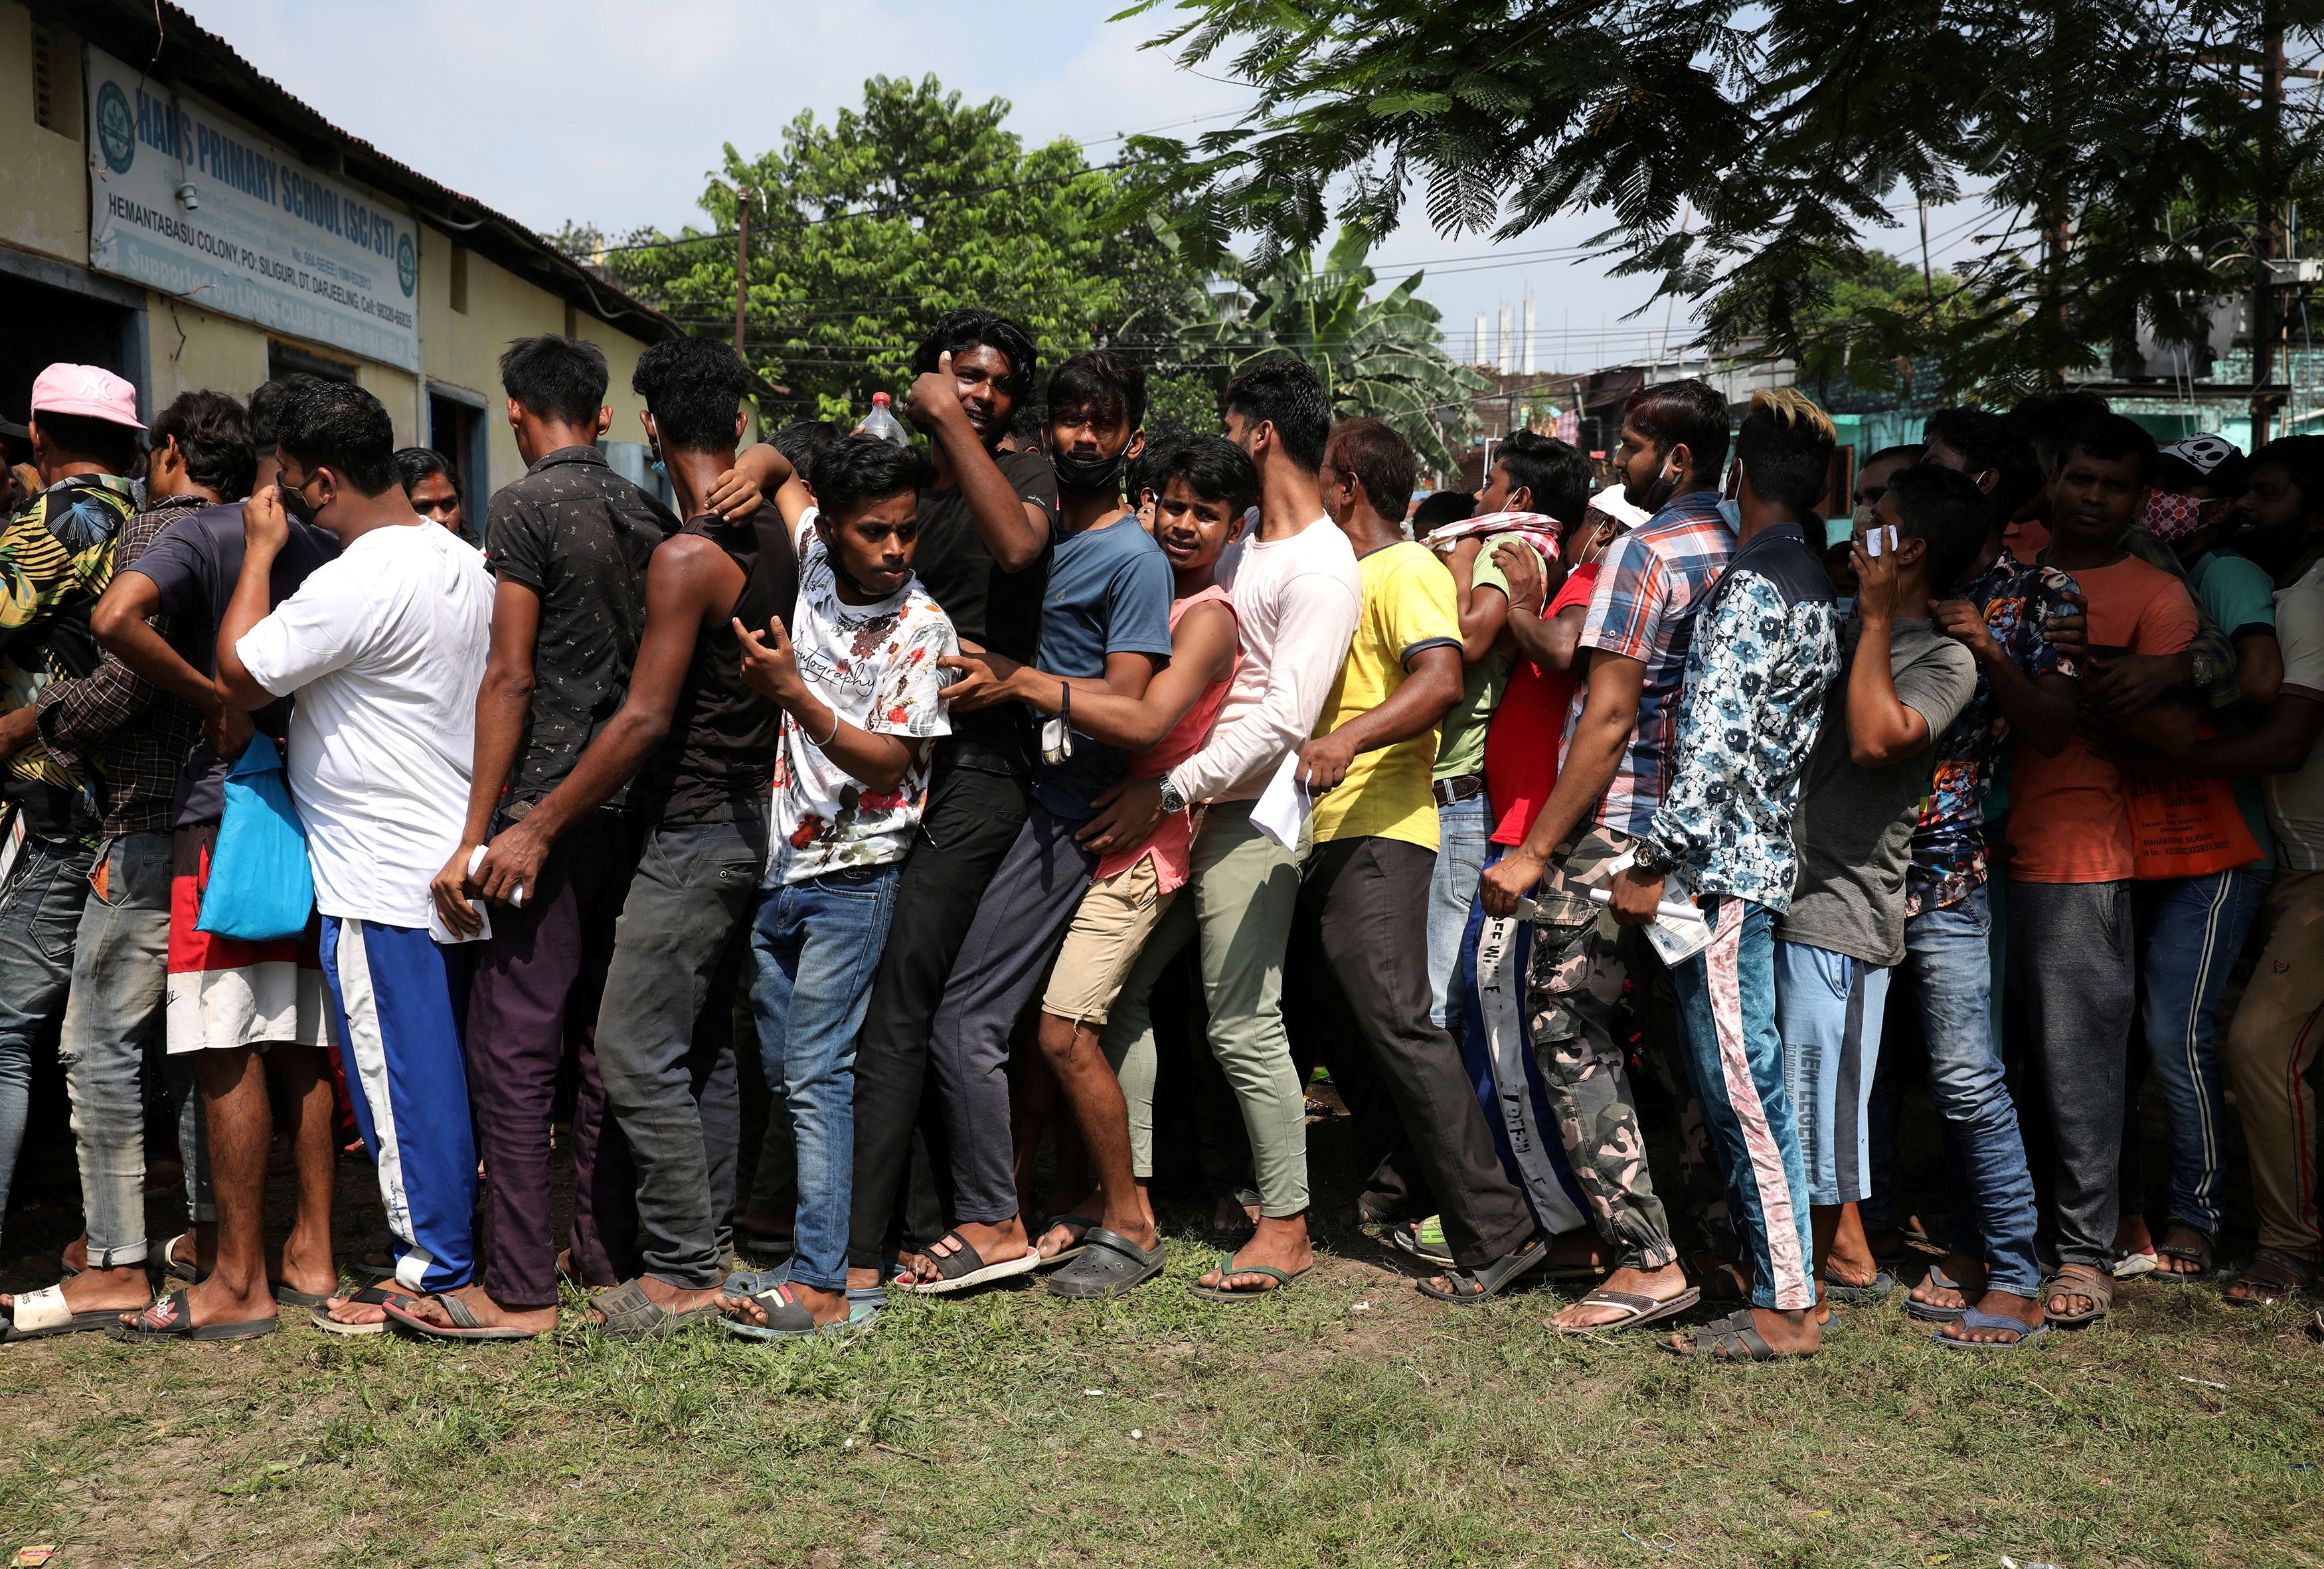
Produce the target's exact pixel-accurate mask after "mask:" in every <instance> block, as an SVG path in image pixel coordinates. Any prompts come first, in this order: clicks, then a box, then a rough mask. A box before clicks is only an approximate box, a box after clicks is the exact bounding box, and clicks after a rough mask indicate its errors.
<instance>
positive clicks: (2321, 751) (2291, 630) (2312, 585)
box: [2266, 567, 2324, 872]
mask: <svg viewBox="0 0 2324 1569" xmlns="http://www.w3.org/2000/svg"><path fill="white" fill-rule="evenodd" d="M2275 641H2276V642H2277V644H2278V645H2279V646H2280V647H2282V650H2283V687H2282V689H2283V690H2284V691H2286V692H2290V691H2292V690H2293V689H2294V688H2298V695H2299V696H2301V697H2319V698H2324V567H2317V568H2313V569H2312V570H2310V572H2309V573H2308V575H2307V576H2306V577H2302V578H2301V580H2300V581H2299V582H2297V583H2295V584H2293V585H2292V586H2291V587H2289V588H2280V589H2278V590H2276V595H2275ZM2266 786H2267V816H2268V820H2269V821H2270V822H2272V823H2273V824H2274V825H2275V832H2276V846H2275V854H2276V859H2277V860H2279V861H2281V862H2282V863H2283V864H2284V865H2286V866H2289V867H2292V868H2293V869H2294V870H2296V871H2301V872H2324V746H2318V747H2315V748H2314V749H2312V750H2311V751H2310V752H2309V753H2308V763H2307V766H2306V767H2304V768H2302V769H2301V770H2299V771H2297V772H2294V773H2279V774H2276V775H2273V777H2271V778H2270V779H2268V780H2266Z"/></svg>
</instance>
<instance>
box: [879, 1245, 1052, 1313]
mask: <svg viewBox="0 0 2324 1569" xmlns="http://www.w3.org/2000/svg"><path fill="white" fill-rule="evenodd" d="M945 1237H949V1238H951V1239H952V1240H953V1241H955V1242H957V1243H959V1244H960V1246H959V1247H957V1248H955V1249H954V1251H951V1252H949V1253H941V1254H939V1253H928V1254H926V1255H924V1256H925V1257H926V1258H927V1259H928V1260H931V1261H932V1262H934V1263H935V1265H936V1271H937V1273H938V1274H939V1275H940V1276H941V1277H942V1278H940V1279H936V1280H913V1279H910V1278H907V1277H905V1276H902V1275H899V1276H897V1277H896V1278H895V1279H893V1280H892V1281H890V1282H889V1286H890V1289H892V1290H896V1291H908V1292H910V1293H911V1294H912V1295H913V1296H915V1297H943V1296H947V1295H949V1294H950V1293H952V1292H954V1291H965V1290H967V1289H968V1288H970V1287H972V1286H982V1285H984V1284H985V1283H986V1282H988V1281H992V1280H1006V1279H1008V1278H1010V1276H1012V1275H1029V1274H1031V1273H1032V1272H1033V1271H1034V1270H1036V1269H1039V1268H1040V1267H1041V1265H1042V1263H1043V1262H1044V1260H1043V1259H1042V1258H1041V1253H1040V1250H1039V1249H1037V1248H1035V1247H1034V1246H1032V1244H1030V1243H1029V1242H1028V1243H1027V1244H1026V1247H1025V1253H1024V1256H1023V1257H1022V1258H1018V1259H1003V1260H1001V1262H1000V1263H998V1264H988V1263H986V1262H985V1261H984V1256H983V1255H982V1253H979V1252H978V1251H976V1250H975V1249H974V1248H973V1247H971V1246H970V1245H969V1241H968V1239H967V1238H966V1237H964V1236H962V1235H961V1234H960V1233H959V1232H945V1235H944V1237H939V1238H937V1239H936V1240H937V1241H944V1240H945Z"/></svg>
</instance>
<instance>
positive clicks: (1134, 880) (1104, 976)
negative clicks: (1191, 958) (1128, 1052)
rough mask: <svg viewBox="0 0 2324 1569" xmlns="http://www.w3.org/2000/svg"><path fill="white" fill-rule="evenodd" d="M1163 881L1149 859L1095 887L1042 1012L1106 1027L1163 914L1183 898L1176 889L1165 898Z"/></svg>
mask: <svg viewBox="0 0 2324 1569" xmlns="http://www.w3.org/2000/svg"><path fill="white" fill-rule="evenodd" d="M1160 881H1161V879H1160V877H1159V876H1158V875H1157V873H1156V872H1155V870H1154V857H1153V856H1151V855H1147V856H1143V857H1141V858H1140V859H1139V863H1138V864H1137V865H1135V866H1133V867H1131V868H1130V870H1129V871H1127V872H1118V873H1116V874H1115V875H1114V876H1111V877H1102V878H1100V879H1099V880H1098V881H1095V882H1093V883H1091V884H1090V888H1089V891H1088V892H1087V893H1085V894H1084V895H1082V907H1081V909H1078V910H1076V911H1074V924H1073V927H1072V928H1071V929H1070V930H1068V931H1067V932H1066V933H1065V946H1064V947H1062V948H1060V949H1058V950H1057V962H1056V966H1055V967H1054V968H1052V969H1051V970H1050V971H1049V989H1048V990H1047V992H1044V993H1043V994H1042V997H1041V1011H1042V1012H1044V1013H1053V1014H1055V1015H1056V1016H1057V1017H1058V1018H1060V1019H1073V1020H1080V1021H1081V1022H1082V1023H1084V1024H1103V1023H1104V1022H1105V1016H1106V1011H1107V1010H1109V1009H1111V1007H1112V1006H1113V1000H1114V999H1115V998H1117V997H1119V996H1120V995H1121V987H1122V983H1123V982H1125V981H1127V980H1129V979H1130V968H1131V966H1133V965H1135V964H1137V963H1138V955H1139V954H1140V953H1142V952H1144V951H1145V948H1146V940H1147V939H1148V937H1152V936H1153V935H1154V928H1156V927H1157V926H1159V925H1161V924H1162V912H1163V911H1165V910H1167V909H1169V908H1170V901H1171V900H1174V899H1176V898H1177V897H1178V894H1177V891H1176V890H1175V889H1174V890H1172V891H1170V892H1168V893H1164V892H1162V891H1161V890H1160V887H1159V884H1160Z"/></svg>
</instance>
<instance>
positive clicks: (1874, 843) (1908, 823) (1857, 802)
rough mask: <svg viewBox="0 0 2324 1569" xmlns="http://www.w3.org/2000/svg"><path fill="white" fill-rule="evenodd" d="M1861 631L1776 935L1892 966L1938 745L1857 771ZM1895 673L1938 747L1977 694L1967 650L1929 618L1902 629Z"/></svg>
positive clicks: (1838, 689) (1852, 639) (1816, 770)
mask: <svg viewBox="0 0 2324 1569" xmlns="http://www.w3.org/2000/svg"><path fill="white" fill-rule="evenodd" d="M1862 630H1863V629H1862V627H1861V625H1860V623H1856V622H1850V623H1849V625H1848V631H1847V636H1846V639H1845V642H1846V651H1845V653H1844V655H1843V658H1842V661H1841V665H1840V679H1839V680H1838V681H1836V682H1834V683H1833V684H1832V688H1831V698H1830V702H1831V707H1830V708H1829V709H1827V710H1826V712H1825V715H1824V722H1823V728H1822V730H1821V732H1819V733H1818V734H1817V736H1816V744H1815V751H1814V752H1812V754H1810V756H1809V759H1808V767H1807V776H1806V779H1805V780H1804V781H1803V784H1802V786H1801V789H1800V809H1799V815H1798V816H1797V817H1794V819H1793V824H1792V843H1793V844H1794V847H1795V848H1796V849H1797V850H1798V853H1799V864H1800V870H1799V876H1798V879H1797V881H1794V884H1793V887H1792V908H1791V909H1790V910H1789V911H1788V912H1787V913H1786V914H1785V915H1784V918H1783V921H1782V922H1781V924H1779V925H1778V926H1777V927H1776V928H1775V935H1776V936H1777V937H1780V938H1782V939H1783V940H1784V942H1787V943H1806V944H1809V945H1810V946H1814V947H1819V948H1825V949H1829V950H1830V951H1831V952H1833V953H1836V954H1846V955H1849V957H1850V958H1854V959H1861V960H1862V961H1863V962H1864V963H1866V964H1880V965H1887V964H1901V963H1903V962H1904V870H1905V867H1906V865H1907V864H1908V863H1909V862H1910V860H1911V856H1912V847H1913V824H1914V821H1915V820H1916V819H1917V818H1918V817H1919V816H1920V806H1921V798H1922V797H1923V796H1925V795H1926V794H1928V790H1929V770H1930V766H1931V751H1932V748H1931V747H1923V748H1922V749H1921V750H1920V751H1919V752H1914V754H1913V755H1912V756H1910V757H1908V758H1905V759H1904V760H1903V761H1898V762H1892V763H1890V764H1888V765H1887V766H1886V767H1885V768H1859V767H1858V766H1857V764H1856V762H1855V761H1853V760H1852V759H1851V758H1849V754H1848V742H1849V738H1848V683H1849V678H1850V676H1852V675H1853V674H1854V672H1855V669H1856V644H1857V640H1858V636H1859V634H1860V633H1861V632H1862ZM1888 669H1889V672H1890V674H1891V676H1892V677H1893V678H1895V683H1896V697H1897V698H1898V700H1900V701H1901V702H1903V703H1904V706H1906V707H1908V708H1910V709H1912V710H1913V711H1914V712H1915V713H1917V714H1918V715H1920V716H1921V717H1922V718H1923V719H1925V720H1927V721H1928V725H1929V736H1930V740H1931V742H1932V743H1934V741H1935V738H1936V737H1938V736H1941V735H1942V734H1944V733H1945V731H1946V730H1947V729H1948V728H1949V727H1950V725H1951V724H1952V722H1953V721H1954V720H1955V719H1956V718H1958V717H1959V716H1960V711H1961V710H1962V709H1963V708H1964V707H1966V706H1968V705H1969V697H1971V695H1972V694H1974V693H1975V692H1976V690H1977V661H1976V660H1973V659H1971V658H1970V657H1969V650H1968V649H1967V648H1966V647H1964V646H1963V645H1961V644H1960V643H1958V642H1956V641H1953V640H1952V639H1951V638H1949V637H1946V636H1944V635H1943V634H1941V633H1940V632H1936V631H1935V630H1934V629H1932V627H1931V626H1930V625H1929V623H1927V622H1925V621H1900V622H1898V623H1896V624H1895V629H1894V630H1893V631H1892V632H1891V633H1890V635H1889V641H1888Z"/></svg>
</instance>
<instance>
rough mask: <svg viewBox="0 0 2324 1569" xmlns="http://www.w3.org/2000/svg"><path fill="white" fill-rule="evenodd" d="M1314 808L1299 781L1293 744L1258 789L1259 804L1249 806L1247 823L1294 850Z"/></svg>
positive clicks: (1296, 753) (1297, 753)
mask: <svg viewBox="0 0 2324 1569" xmlns="http://www.w3.org/2000/svg"><path fill="white" fill-rule="evenodd" d="M1314 810H1315V798H1314V797H1313V796H1311V795H1309V794H1308V793H1307V787H1306V786H1305V785H1303V784H1301V783H1300V782H1299V752H1298V749H1297V748H1296V747H1294V748H1293V749H1292V751H1291V752H1290V754H1289V755H1288V756H1286V757H1285V758H1284V760H1283V765H1282V766H1281V767H1280V768H1278V769H1277V770H1276V771H1275V777H1274V778H1273V779H1271V780H1268V781H1267V789H1264V790H1262V791H1260V792H1259V805H1257V806H1255V807H1253V808H1251V809H1250V821H1251V826H1253V827H1255V828H1257V829H1258V830H1259V832H1260V833H1262V834H1264V835H1267V836H1268V838H1270V839H1272V840H1274V841H1275V842H1276V843H1277V844H1280V845H1282V846H1283V847H1284V848H1285V849H1286V850H1296V849H1298V848H1299V840H1300V836H1301V835H1303V834H1305V832H1306V829H1307V818H1308V817H1309V816H1310V815H1311V814H1312V813H1313V812H1314Z"/></svg>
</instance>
